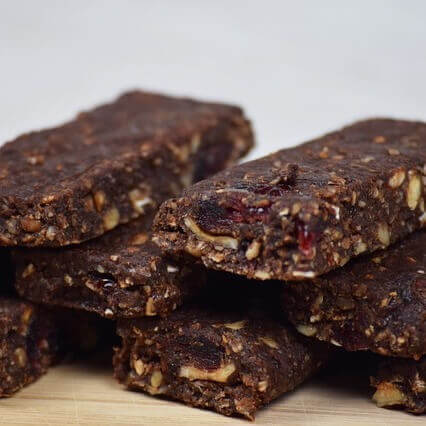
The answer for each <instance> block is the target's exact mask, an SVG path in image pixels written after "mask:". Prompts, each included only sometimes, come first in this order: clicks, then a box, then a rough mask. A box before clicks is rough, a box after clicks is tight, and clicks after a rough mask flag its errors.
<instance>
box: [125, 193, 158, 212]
mask: <svg viewBox="0 0 426 426" xmlns="http://www.w3.org/2000/svg"><path fill="white" fill-rule="evenodd" d="M129 198H130V202H131V203H132V207H133V209H134V210H135V211H137V212H138V213H143V212H144V207H145V206H146V205H147V204H153V200H152V198H151V197H148V195H147V191H142V190H141V189H139V188H136V189H132V190H131V191H130V192H129Z"/></svg>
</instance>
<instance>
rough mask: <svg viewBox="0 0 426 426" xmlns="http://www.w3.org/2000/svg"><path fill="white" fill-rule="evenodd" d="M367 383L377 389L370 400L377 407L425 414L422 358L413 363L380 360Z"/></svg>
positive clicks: (425, 361)
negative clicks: (369, 381) (376, 369)
mask: <svg viewBox="0 0 426 426" xmlns="http://www.w3.org/2000/svg"><path fill="white" fill-rule="evenodd" d="M371 384H372V386H374V387H375V388H376V389H377V390H376V392H375V394H374V395H373V400H374V401H375V402H376V404H377V405H378V406H379V407H396V408H403V409H405V410H406V411H410V412H412V413H416V414H424V413H426V357H423V358H422V359H421V360H420V361H417V362H416V361H414V360H408V359H389V360H386V361H383V363H382V364H381V365H380V367H379V370H378V372H377V374H376V376H375V377H372V378H371Z"/></svg>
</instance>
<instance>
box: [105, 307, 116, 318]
mask: <svg viewBox="0 0 426 426" xmlns="http://www.w3.org/2000/svg"><path fill="white" fill-rule="evenodd" d="M104 314H105V316H107V317H112V316H113V315H114V312H113V310H112V309H110V308H106V309H105V311H104Z"/></svg>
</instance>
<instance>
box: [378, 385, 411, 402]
mask: <svg viewBox="0 0 426 426" xmlns="http://www.w3.org/2000/svg"><path fill="white" fill-rule="evenodd" d="M405 400H406V397H405V395H404V394H403V393H402V392H401V391H400V390H399V389H398V388H397V387H396V386H395V385H394V384H393V383H390V382H382V383H379V385H378V387H377V390H376V392H375V393H374V395H373V401H374V402H375V403H376V404H377V406H378V407H387V406H390V405H401V404H404V402H405Z"/></svg>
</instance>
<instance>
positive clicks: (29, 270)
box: [22, 263, 35, 278]
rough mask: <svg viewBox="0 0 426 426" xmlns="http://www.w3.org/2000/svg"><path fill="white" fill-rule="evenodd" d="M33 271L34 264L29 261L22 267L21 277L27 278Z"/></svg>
mask: <svg viewBox="0 0 426 426" xmlns="http://www.w3.org/2000/svg"><path fill="white" fill-rule="evenodd" d="M34 272H35V266H34V265H33V264H32V263H29V264H28V265H27V267H26V268H25V269H24V271H23V272H22V278H27V277H29V276H30V275H31V274H33V273H34Z"/></svg>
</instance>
